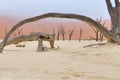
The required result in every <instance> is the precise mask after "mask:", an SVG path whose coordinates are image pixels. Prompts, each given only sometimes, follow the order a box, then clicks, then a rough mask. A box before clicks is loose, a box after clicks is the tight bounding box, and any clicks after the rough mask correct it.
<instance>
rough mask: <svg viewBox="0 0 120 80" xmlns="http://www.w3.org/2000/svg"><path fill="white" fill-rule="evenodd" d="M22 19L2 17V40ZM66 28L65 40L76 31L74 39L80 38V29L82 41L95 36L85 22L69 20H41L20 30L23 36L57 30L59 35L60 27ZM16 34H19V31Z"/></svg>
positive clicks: (0, 25)
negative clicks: (72, 31)
mask: <svg viewBox="0 0 120 80" xmlns="http://www.w3.org/2000/svg"><path fill="white" fill-rule="evenodd" d="M21 20H22V19H19V18H15V17H11V16H0V38H1V39H2V38H4V36H5V32H6V31H9V30H10V29H11V28H12V27H13V26H14V25H15V24H16V23H17V22H19V21H21ZM103 22H106V27H107V28H108V29H110V27H109V26H110V21H109V20H103ZM61 24H62V26H63V27H64V28H65V31H66V34H65V39H68V33H69V30H72V29H74V33H73V36H72V39H78V38H79V29H80V27H81V28H82V29H83V35H82V39H89V38H90V37H91V36H95V33H94V31H93V30H92V28H91V27H90V26H89V25H87V24H86V23H84V22H81V21H77V20H68V19H45V20H39V21H36V22H33V23H28V24H25V25H23V26H22V27H21V28H20V29H22V34H29V33H30V32H32V31H34V32H48V33H52V32H53V31H54V29H55V33H57V29H58V27H60V25H61ZM14 34H17V30H16V32H15V33H14ZM12 36H13V35H12Z"/></svg>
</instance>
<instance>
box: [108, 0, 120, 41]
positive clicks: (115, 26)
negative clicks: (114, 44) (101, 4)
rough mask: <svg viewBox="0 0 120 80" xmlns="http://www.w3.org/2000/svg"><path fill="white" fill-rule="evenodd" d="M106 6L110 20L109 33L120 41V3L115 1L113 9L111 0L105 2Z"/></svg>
mask: <svg viewBox="0 0 120 80" xmlns="http://www.w3.org/2000/svg"><path fill="white" fill-rule="evenodd" d="M106 4H107V8H108V12H109V14H110V19H111V26H112V28H111V32H112V33H113V34H114V35H115V36H116V37H117V38H118V39H120V2H119V0H115V7H113V6H112V3H111V0H106Z"/></svg>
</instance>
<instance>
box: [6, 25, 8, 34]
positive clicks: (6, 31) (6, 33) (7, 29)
mask: <svg viewBox="0 0 120 80" xmlns="http://www.w3.org/2000/svg"><path fill="white" fill-rule="evenodd" d="M7 33H8V29H7V27H6V28H5V35H7Z"/></svg>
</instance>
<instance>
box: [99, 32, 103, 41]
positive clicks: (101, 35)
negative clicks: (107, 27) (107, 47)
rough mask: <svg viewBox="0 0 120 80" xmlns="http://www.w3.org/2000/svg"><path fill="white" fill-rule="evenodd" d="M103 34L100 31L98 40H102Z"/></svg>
mask: <svg viewBox="0 0 120 80" xmlns="http://www.w3.org/2000/svg"><path fill="white" fill-rule="evenodd" d="M103 37H104V36H103V34H102V33H100V41H103Z"/></svg>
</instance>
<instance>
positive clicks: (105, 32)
mask: <svg viewBox="0 0 120 80" xmlns="http://www.w3.org/2000/svg"><path fill="white" fill-rule="evenodd" d="M107 1H108V0H107ZM49 17H52V18H68V19H77V20H82V21H84V22H87V23H89V24H91V25H93V26H94V27H95V28H96V29H97V30H99V31H100V32H101V33H102V34H103V35H104V36H105V37H106V38H107V39H108V40H110V41H113V42H116V43H117V44H120V39H118V38H117V37H116V36H115V35H114V34H113V33H112V32H110V31H108V30H107V29H106V28H104V27H103V26H102V25H101V24H99V23H98V22H96V21H95V20H93V19H91V18H89V17H86V16H83V15H78V14H64V13H47V14H43V15H40V16H36V17H33V18H28V19H25V20H23V21H20V22H19V23H17V24H16V25H15V26H13V28H12V29H11V30H10V31H9V32H8V33H7V35H6V36H5V38H4V40H3V41H2V43H1V44H0V53H2V51H3V48H4V47H5V44H6V42H7V40H8V39H9V37H10V35H11V34H12V33H13V32H14V31H15V30H16V29H17V28H19V27H20V26H22V25H23V24H26V23H29V22H34V21H37V20H40V19H45V18H49Z"/></svg>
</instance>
